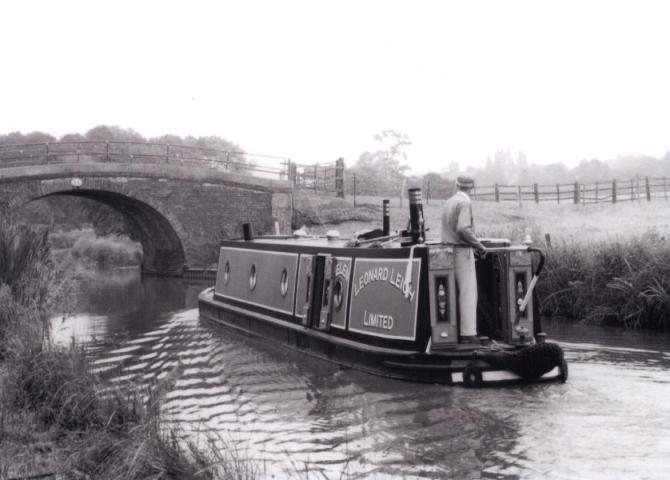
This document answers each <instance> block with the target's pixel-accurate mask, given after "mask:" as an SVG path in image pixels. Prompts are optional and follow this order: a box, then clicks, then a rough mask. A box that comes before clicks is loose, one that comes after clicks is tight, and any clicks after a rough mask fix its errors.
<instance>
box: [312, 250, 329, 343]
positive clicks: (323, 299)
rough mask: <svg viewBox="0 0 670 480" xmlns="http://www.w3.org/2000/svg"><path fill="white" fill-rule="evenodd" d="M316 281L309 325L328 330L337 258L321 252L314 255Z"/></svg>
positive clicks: (313, 283) (313, 284)
mask: <svg viewBox="0 0 670 480" xmlns="http://www.w3.org/2000/svg"><path fill="white" fill-rule="evenodd" d="M313 271H314V281H313V282H312V289H313V290H312V299H311V305H310V309H309V310H310V311H309V322H308V324H309V326H311V327H312V328H316V329H318V330H325V331H327V330H328V329H329V328H330V321H331V318H332V313H333V280H334V272H335V259H334V258H333V257H332V256H331V255H329V254H322V253H319V254H317V255H316V256H315V257H314V270H313Z"/></svg>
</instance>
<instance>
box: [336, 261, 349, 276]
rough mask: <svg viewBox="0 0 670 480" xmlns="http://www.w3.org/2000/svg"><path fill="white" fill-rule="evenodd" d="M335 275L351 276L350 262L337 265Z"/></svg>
mask: <svg viewBox="0 0 670 480" xmlns="http://www.w3.org/2000/svg"><path fill="white" fill-rule="evenodd" d="M335 275H337V276H340V277H344V278H349V264H348V263H338V264H336V265H335Z"/></svg>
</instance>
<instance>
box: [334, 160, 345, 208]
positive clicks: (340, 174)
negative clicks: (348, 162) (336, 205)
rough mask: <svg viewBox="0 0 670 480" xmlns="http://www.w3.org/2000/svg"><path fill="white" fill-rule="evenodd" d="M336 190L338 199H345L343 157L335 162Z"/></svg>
mask: <svg viewBox="0 0 670 480" xmlns="http://www.w3.org/2000/svg"><path fill="white" fill-rule="evenodd" d="M335 190H336V191H337V196H338V197H340V198H344V158H342V157H340V158H338V159H337V161H336V162H335Z"/></svg>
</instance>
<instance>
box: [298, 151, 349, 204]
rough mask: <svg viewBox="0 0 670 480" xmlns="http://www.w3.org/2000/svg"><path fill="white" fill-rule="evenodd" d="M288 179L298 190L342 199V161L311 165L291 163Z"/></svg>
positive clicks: (339, 159)
mask: <svg viewBox="0 0 670 480" xmlns="http://www.w3.org/2000/svg"><path fill="white" fill-rule="evenodd" d="M289 179H290V180H292V181H293V186H294V187H295V188H297V189H299V190H311V191H314V192H315V193H326V194H335V195H337V196H339V197H344V159H342V158H338V159H337V160H336V161H334V162H330V163H315V164H311V165H307V164H299V163H293V162H291V163H290V165H289Z"/></svg>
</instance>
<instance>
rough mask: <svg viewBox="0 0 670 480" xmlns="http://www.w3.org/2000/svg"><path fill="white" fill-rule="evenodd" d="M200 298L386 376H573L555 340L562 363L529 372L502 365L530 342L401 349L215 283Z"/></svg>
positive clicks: (232, 324) (475, 380)
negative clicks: (281, 313) (220, 292)
mask: <svg viewBox="0 0 670 480" xmlns="http://www.w3.org/2000/svg"><path fill="white" fill-rule="evenodd" d="M198 301H199V307H200V317H201V318H202V319H204V320H207V321H210V322H213V323H215V324H217V325H222V326H224V327H227V328H232V329H235V330H237V331H241V332H244V333H246V334H249V335H253V336H256V337H260V338H262V339H265V340H267V341H270V342H272V343H274V344H276V343H279V344H281V345H283V346H285V347H288V348H291V349H293V350H296V351H299V352H301V353H304V354H307V355H311V356H314V357H318V358H321V359H324V360H327V361H329V362H333V363H335V364H338V365H340V366H343V367H346V368H353V369H357V370H361V371H364V372H368V373H372V374H376V375H381V376H384V377H389V378H395V379H400V380H406V381H413V382H426V383H441V384H449V385H453V384H461V385H465V386H469V387H481V386H486V385H504V384H515V383H538V382H551V381H565V379H566V378H567V365H566V364H565V361H564V360H563V359H562V351H560V348H559V347H558V346H557V345H555V344H550V345H551V346H553V347H554V348H553V351H554V353H555V352H556V351H558V352H560V361H558V359H557V360H556V361H555V362H554V363H556V366H554V368H552V369H551V370H549V371H548V372H545V373H542V374H541V375H535V374H534V375H531V376H530V377H529V376H523V375H520V374H519V373H515V372H514V371H512V370H509V369H507V368H501V362H500V361H499V360H500V357H501V356H502V358H507V356H509V357H510V358H512V357H513V356H515V355H518V354H520V353H521V352H523V350H524V348H530V347H510V346H500V345H493V346H480V345H455V346H453V348H450V349H448V350H440V351H418V350H401V349H395V348H388V347H381V346H376V345H370V344H366V343H362V342H357V341H354V340H351V339H347V338H342V337H337V336H333V335H330V334H328V333H326V332H323V331H319V330H316V329H313V328H309V327H307V326H303V325H300V324H296V323H293V322H289V321H285V320H282V319H280V318H277V317H276V316H272V315H268V314H264V313H261V312H256V311H252V310H249V309H246V308H244V307H242V306H238V305H233V304H230V303H227V302H225V301H222V299H219V298H216V297H215V294H214V288H208V289H206V290H204V291H203V292H202V293H201V294H200V295H199V297H198ZM556 349H558V350H556ZM531 361H532V360H531ZM503 363H504V362H503ZM508 363H510V362H508ZM510 364H511V363H510Z"/></svg>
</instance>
